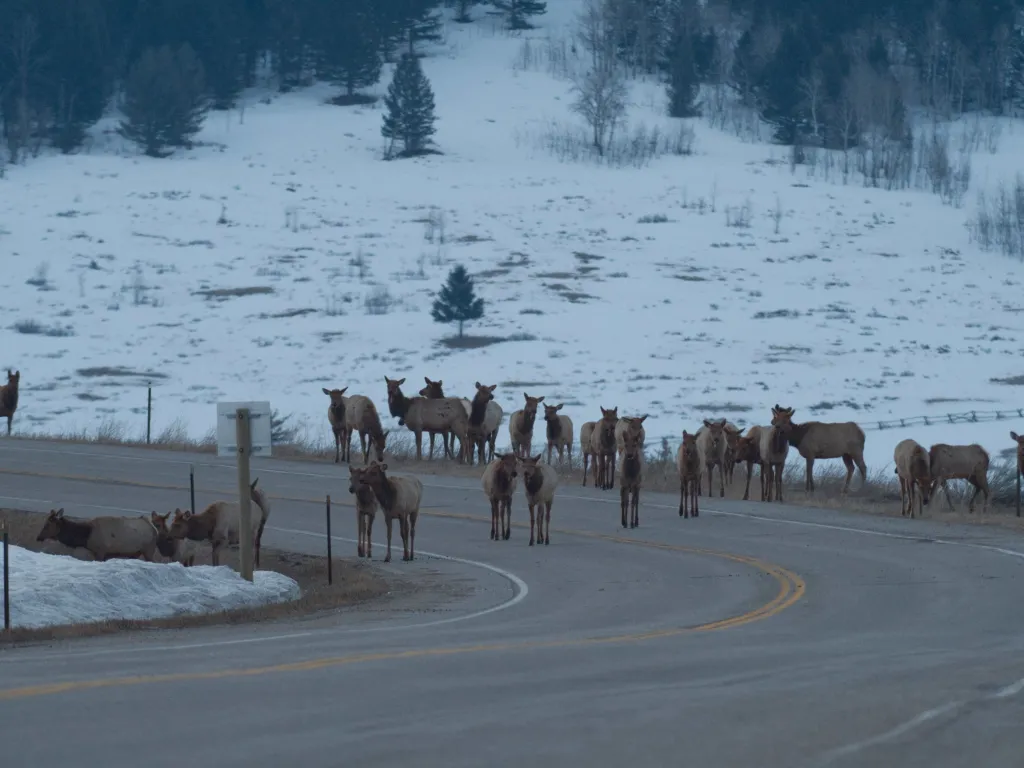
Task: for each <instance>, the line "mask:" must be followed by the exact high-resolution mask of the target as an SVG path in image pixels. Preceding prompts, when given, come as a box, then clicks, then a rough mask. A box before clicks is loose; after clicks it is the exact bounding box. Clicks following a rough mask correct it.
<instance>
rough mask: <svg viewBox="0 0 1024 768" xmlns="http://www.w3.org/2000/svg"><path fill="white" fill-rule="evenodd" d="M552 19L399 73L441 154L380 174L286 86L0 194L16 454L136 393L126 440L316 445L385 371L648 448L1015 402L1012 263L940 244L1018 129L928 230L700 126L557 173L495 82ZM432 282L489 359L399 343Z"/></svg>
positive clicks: (1006, 133)
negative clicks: (759, 427) (685, 135)
mask: <svg viewBox="0 0 1024 768" xmlns="http://www.w3.org/2000/svg"><path fill="white" fill-rule="evenodd" d="M575 6H576V4H575V3H569V2H566V3H557V4H556V3H552V4H551V8H550V10H549V12H548V14H547V15H546V16H544V17H541V18H540V19H539V20H538V25H539V26H538V29H536V30H534V31H532V32H529V33H524V34H523V35H520V36H510V35H508V34H507V33H505V32H502V31H500V29H498V25H497V22H495V21H494V20H493V19H491V18H481V19H480V20H478V21H476V22H475V23H473V24H471V25H456V24H450V25H447V26H446V31H445V35H446V40H445V42H443V43H441V44H439V45H436V46H434V47H433V48H431V49H430V55H429V56H428V57H427V58H425V59H424V60H423V68H424V70H425V72H426V74H427V76H428V77H429V79H430V82H431V84H432V87H433V90H434V94H435V100H436V104H437V112H438V115H439V118H440V120H439V122H438V130H437V134H436V136H435V140H436V143H437V145H438V148H439V149H440V150H441V152H442V153H443V154H438V155H430V156H426V157H421V158H417V159H403V160H394V161H390V162H386V161H383V160H382V159H381V150H382V139H381V135H380V124H381V106H380V102H378V103H377V104H375V105H372V106H366V107H338V106H334V105H331V104H330V103H328V100H329V98H330V97H331V96H332V95H334V94H335V93H336V92H337V89H333V88H330V87H327V86H324V85H317V86H313V87H310V88H306V89H302V90H298V91H294V92H292V93H288V94H280V93H276V92H272V91H270V90H269V89H266V88H260V89H254V90H251V91H249V92H247V93H246V94H245V97H244V103H245V109H244V111H239V110H233V111H229V112H223V113H212V114H211V115H210V117H209V119H208V120H207V123H206V126H205V128H204V130H203V132H202V133H201V135H200V136H199V141H200V144H199V145H198V146H197V147H196V148H195V149H192V150H189V151H180V152H178V153H176V154H175V155H174V156H172V157H170V158H166V159H152V158H148V157H143V156H141V155H139V154H138V153H137V151H136V150H135V149H133V148H130V147H127V146H125V144H124V142H123V140H122V139H120V138H119V137H118V136H117V135H116V134H115V133H114V132H113V125H114V123H115V118H114V117H110V118H108V119H105V120H104V121H103V122H101V123H100V124H99V125H98V126H96V127H95V128H94V129H93V133H92V141H91V144H90V148H89V150H88V151H87V152H83V153H81V154H77V155H69V156H58V155H52V156H44V157H40V158H38V159H35V160H33V161H32V162H31V163H28V164H26V165H24V166H11V167H8V168H7V171H6V178H5V179H3V180H2V181H0V189H2V190H3V195H4V200H5V203H6V204H5V208H4V212H3V215H2V217H0V243H2V244H3V247H4V249H5V251H6V252H7V254H8V256H7V259H6V261H5V263H6V265H7V269H5V270H4V273H3V275H2V277H0V286H2V288H3V291H4V295H5V301H4V304H3V307H2V309H0V312H2V320H3V325H4V327H5V328H7V329H9V330H8V332H7V335H6V345H5V346H6V349H5V351H4V353H3V355H2V356H0V365H2V366H3V367H4V368H7V367H10V368H12V369H13V368H17V369H20V370H21V372H22V387H21V390H22V391H21V403H20V407H19V412H18V417H17V419H16V422H15V431H16V432H17V433H24V432H50V433H54V432H67V431H75V430H78V429H87V430H89V431H90V432H94V431H95V430H96V429H97V428H99V426H100V425H101V423H102V422H103V421H104V420H113V421H117V422H122V423H124V424H126V425H127V429H128V430H129V432H130V433H131V435H132V436H134V435H137V434H139V431H140V430H143V431H144V429H145V405H146V389H145V387H146V381H147V380H150V379H151V380H152V382H153V385H154V394H153V398H154V431H155V433H160V432H161V431H162V430H165V429H167V428H175V427H176V426H184V428H185V429H187V431H188V433H189V434H190V435H192V436H193V437H200V436H202V435H204V434H206V433H207V432H208V431H209V430H210V428H211V427H212V426H213V421H214V415H215V407H214V406H215V403H216V402H217V401H218V400H244V399H269V400H270V401H271V403H272V404H273V406H274V407H276V408H278V409H279V411H280V412H281V414H283V415H284V414H292V418H291V421H292V422H304V423H305V429H307V430H308V431H309V433H310V434H311V435H313V436H320V437H322V438H323V439H325V440H326V437H327V429H326V419H325V418H324V416H325V413H324V412H325V410H326V407H327V399H326V397H325V396H324V395H323V394H322V392H321V387H323V386H327V387H332V386H341V387H343V386H348V387H349V393H357V392H358V393H364V394H367V395H370V396H371V397H373V399H374V400H375V401H376V402H377V404H378V406H379V407H380V409H381V410H382V412H383V413H385V414H386V393H385V386H384V380H383V377H384V376H385V375H387V376H390V377H406V378H407V384H406V390H407V393H411V392H415V390H417V389H419V387H421V386H422V384H423V377H424V376H425V375H426V376H429V377H430V378H432V379H443V381H444V385H445V389H446V391H447V392H448V393H450V394H460V395H463V396H469V395H470V394H471V393H472V391H473V383H474V381H481V382H483V383H487V384H493V383H497V384H498V385H499V387H498V390H497V392H496V393H495V394H496V398H497V400H498V402H499V404H501V405H502V407H503V408H504V409H505V410H506V413H508V412H511V411H512V410H514V409H515V408H518V407H520V405H521V403H522V398H523V392H524V391H526V392H529V393H530V394H531V395H544V396H545V402H547V403H558V402H564V403H565V408H564V412H565V413H566V414H568V415H569V416H570V417H571V418H572V419H573V421H574V423H575V424H576V428H577V430H578V428H579V425H580V424H581V423H582V422H583V421H585V420H588V419H592V418H594V417H595V415H599V413H600V412H599V410H598V405H602V406H605V407H611V406H617V407H618V408H619V413H620V414H623V415H626V414H637V413H650V414H651V416H650V419H649V424H650V426H649V427H648V443H649V444H650V445H651V446H652V447H655V446H656V445H657V443H658V441H659V439H660V438H661V437H662V436H665V437H668V438H669V439H670V441H671V442H672V445H673V449H674V446H675V444H676V443H677V442H678V436H679V434H680V432H681V431H682V430H683V429H684V428H687V429H691V430H692V429H695V428H696V427H697V426H699V424H700V420H701V419H702V418H711V417H719V416H724V417H728V418H729V419H730V421H733V422H734V423H736V424H737V425H740V426H744V425H748V424H751V423H765V421H766V420H767V418H768V417H769V411H768V409H769V408H770V407H771V406H772V405H773V404H775V403H780V404H782V405H786V406H793V407H795V408H796V419H797V420H802V419H810V418H820V419H825V420H846V419H852V420H856V421H858V422H860V423H862V424H864V425H865V426H867V425H870V424H873V423H877V422H878V421H881V420H892V419H900V418H907V417H915V416H922V415H927V416H934V417H935V418H941V417H942V416H943V414H947V413H951V412H954V413H959V412H965V411H971V410H973V409H977V410H984V411H994V410H998V409H1016V408H1018V407H1021V406H1022V405H1024V403H1021V401H1020V398H1019V396H1018V395H1019V391H1020V390H1019V389H1018V386H1020V385H1021V384H1024V378H1022V375H1024V362H1022V361H1021V360H1020V355H1021V343H1020V341H1019V340H1018V339H1019V336H1020V335H1021V334H1022V332H1024V325H1022V321H1021V319H1020V313H1021V311H1022V310H1024V305H1022V304H1021V300H1020V298H1019V297H1020V285H1021V281H1022V277H1024V266H1022V265H1021V263H1020V262H1019V261H1016V260H1011V259H1008V258H1006V257H1004V256H1001V255H999V254H998V253H995V252H983V251H981V250H980V249H979V248H978V247H977V246H976V245H974V244H973V243H972V242H971V239H970V237H969V232H968V229H967V227H966V226H965V224H966V223H967V222H968V220H969V219H970V218H971V216H972V215H973V213H974V210H975V200H976V196H977V192H979V191H982V190H990V189H992V188H993V187H994V186H995V185H996V184H997V183H999V182H1002V181H1007V180H1012V174H1013V172H1014V170H1015V169H1016V168H1019V167H1020V163H1019V158H1020V157H1021V156H1022V152H1024V136H1022V133H1024V131H1022V128H1021V124H1020V123H1014V122H1012V121H1010V120H1008V119H1003V120H1001V121H999V122H998V123H997V122H996V121H995V119H992V120H988V121H986V122H985V124H984V125H981V123H980V122H978V121H974V122H972V121H971V120H970V119H966V120H964V121H962V122H961V123H960V124H958V125H955V126H953V128H952V130H953V134H952V135H953V142H954V144H956V143H957V142H959V141H961V140H962V139H961V137H962V136H965V135H966V136H968V137H969V136H970V135H971V132H972V131H973V132H974V134H973V135H975V136H977V135H978V131H982V132H984V133H985V135H987V136H988V137H989V140H990V142H997V144H998V146H997V147H995V148H996V149H997V151H995V152H989V151H988V150H987V149H986V147H985V146H983V145H984V142H980V145H979V146H976V147H974V149H975V151H974V153H973V156H972V163H973V168H972V171H973V172H972V180H971V186H970V190H969V192H968V194H967V196H966V199H965V202H964V204H963V206H962V207H959V208H958V207H955V206H950V205H943V203H942V201H941V200H940V199H939V197H938V196H937V195H934V194H932V193H930V192H927V191H886V190H882V189H866V188H864V187H863V186H861V185H859V184H850V185H843V184H841V183H839V182H838V181H837V180H836V179H831V180H826V179H823V178H821V174H820V173H818V174H815V173H810V172H809V169H808V168H806V167H803V166H798V167H797V168H796V169H795V170H791V168H790V166H789V162H788V151H787V150H786V149H785V148H783V147H780V146H773V145H770V144H767V143H755V142H752V141H743V140H741V139H739V138H736V137H734V136H732V135H730V134H728V133H725V132H722V131H719V130H716V129H712V128H711V127H709V125H708V124H707V122H706V121H704V120H701V119H694V120H692V121H687V122H689V123H690V124H691V125H692V128H693V131H694V143H693V154H692V155H689V156H675V155H672V154H666V155H664V156H662V157H658V158H655V159H653V160H652V161H651V162H650V163H649V164H647V165H646V166H644V167H640V168H636V167H606V166H600V165H596V164H594V163H587V162H568V161H560V160H559V159H558V158H556V157H554V156H552V154H551V152H550V151H548V149H547V148H546V147H545V137H548V138H550V136H551V135H552V132H556V133H557V130H558V129H555V128H552V126H556V125H572V124H578V125H579V126H581V127H582V123H578V118H577V117H575V116H574V115H573V114H572V113H571V111H570V109H569V104H570V103H571V101H572V97H571V95H570V94H569V90H570V84H569V82H567V81H566V80H565V79H561V78H556V77H553V76H551V75H550V74H548V72H547V71H545V67H544V66H542V65H537V66H531V67H527V68H524V66H523V64H525V63H529V62H527V61H526V60H525V59H526V57H524V54H523V47H522V46H523V40H524V39H525V38H526V37H530V38H536V45H535V47H534V48H533V49H532V50H534V51H538V50H540V49H541V48H542V47H543V43H542V41H543V39H544V38H545V37H549V38H552V39H560V38H561V37H563V36H564V35H565V34H566V28H567V25H569V24H570V23H571V21H572V18H573V12H574V11H575ZM391 68H392V65H385V71H384V73H383V76H382V78H381V82H380V83H379V84H378V86H377V87H376V88H375V89H372V90H373V92H374V93H376V94H378V95H382V94H383V93H384V91H385V88H386V85H387V83H388V82H389V81H390V76H391ZM631 88H632V90H631V102H632V104H631V107H630V110H629V120H630V123H631V125H632V126H633V127H634V128H635V127H636V126H638V125H639V124H641V123H643V124H645V125H646V126H647V127H649V128H650V127H654V126H660V127H661V128H662V130H663V131H665V135H674V134H675V133H676V132H677V131H678V127H677V126H676V125H675V123H678V122H679V121H673V120H671V119H669V118H666V117H662V116H661V115H663V114H664V112H665V110H664V106H663V104H664V99H665V96H664V91H663V88H662V87H661V86H659V85H658V84H656V83H653V82H638V81H637V82H633V83H632V84H631ZM978 120H980V118H979V119H978ZM992 124H995V125H996V126H997V127H996V128H989V127H987V126H988V125H992ZM979 126H980V127H979ZM965 141H966V143H967V144H970V143H972V142H970V141H967V140H965ZM456 263H462V264H465V265H466V266H467V268H468V269H469V270H470V272H471V273H473V274H474V276H475V277H476V279H477V289H478V293H479V295H481V296H482V297H483V298H484V299H485V300H486V302H487V311H486V315H485V317H484V319H483V320H482V321H480V322H478V323H473V324H470V325H469V326H468V327H467V333H469V334H472V335H473V336H476V337H488V339H489V340H490V341H491V342H495V343H488V344H486V345H483V346H479V347H477V348H469V349H451V348H449V347H447V346H446V345H445V344H444V343H443V339H444V338H445V337H448V336H450V335H451V334H452V333H453V332H454V329H453V328H449V327H444V326H441V325H438V324H436V323H434V322H432V321H431V320H430V315H429V307H430V303H431V301H432V298H433V294H434V293H435V292H436V291H437V289H438V288H439V286H440V285H441V283H442V282H443V280H444V277H445V275H446V274H447V272H448V270H449V269H450V268H451V266H452V265H454V264H456ZM996 379H1008V380H1010V381H1012V382H1015V383H1016V385H1009V384H1005V383H994V380H996ZM386 421H387V422H388V425H386V426H394V422H393V420H391V419H386ZM176 423H177V425H176ZM1022 427H1024V419H1017V420H1016V421H1009V422H1008V421H995V422H988V423H980V424H973V425H949V424H942V423H939V424H936V425H934V426H929V427H915V428H913V429H911V430H908V431H906V432H905V433H904V432H902V431H901V432H900V433H899V436H898V437H897V435H896V433H884V432H883V433H881V434H879V433H878V432H869V433H868V441H867V445H868V448H867V457H866V458H867V461H868V463H869V465H872V466H873V467H875V468H881V467H882V466H884V465H885V464H886V463H891V458H892V446H893V445H894V444H895V442H896V441H897V440H898V439H900V438H901V437H903V436H913V437H915V438H916V439H918V440H919V441H920V442H922V443H925V444H929V443H933V442H938V441H950V442H974V441H978V442H981V443H982V444H984V445H985V446H986V447H988V448H989V450H991V451H993V453H995V452H996V451H999V450H1002V449H1004V448H1005V447H1007V445H1010V443H1009V441H1008V438H1007V434H1006V433H1007V432H1008V430H1009V429H1011V428H1014V429H1017V430H1020V429H1021V428H1022ZM506 442H507V429H506V428H505V427H503V428H502V431H501V439H500V440H499V446H500V445H502V444H505V443H506Z"/></svg>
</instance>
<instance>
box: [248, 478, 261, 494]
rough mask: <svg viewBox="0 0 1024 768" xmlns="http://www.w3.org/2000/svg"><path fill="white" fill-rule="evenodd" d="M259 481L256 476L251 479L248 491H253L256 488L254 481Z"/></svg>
mask: <svg viewBox="0 0 1024 768" xmlns="http://www.w3.org/2000/svg"><path fill="white" fill-rule="evenodd" d="M259 481H260V479H259V478H258V477H257V478H256V479H255V480H253V481H252V485H250V486H249V490H250V491H255V490H256V483H258V482H259Z"/></svg>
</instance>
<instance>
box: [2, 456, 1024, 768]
mask: <svg viewBox="0 0 1024 768" xmlns="http://www.w3.org/2000/svg"><path fill="white" fill-rule="evenodd" d="M189 463H192V464H194V465H195V467H196V485H197V503H198V504H199V505H200V506H202V505H203V504H205V503H208V502H209V501H212V500H213V499H214V498H223V497H225V496H227V495H229V494H231V493H232V490H233V489H234V487H235V475H234V468H233V466H232V465H231V463H230V462H229V461H227V460H224V459H217V458H216V457H211V456H208V455H189V454H182V453H177V452H175V453H161V452H156V451H150V450H141V449H128V448H116V447H109V446H82V445H65V444H57V443H44V442H35V441H20V440H0V491H2V494H0V504H2V505H5V506H14V507H19V508H24V509H38V510H48V509H50V508H51V507H54V506H62V505H63V506H66V507H67V508H68V510H69V512H71V511H72V510H73V513H77V514H82V515H94V514H135V513H139V512H142V513H145V512H148V511H149V510H151V509H166V508H173V507H175V506H183V505H185V504H187V499H188V464H189ZM253 471H254V473H257V474H259V476H260V478H261V485H263V486H264V487H265V488H266V490H267V492H268V493H269V494H270V497H271V501H272V504H273V512H272V516H271V519H270V521H269V524H268V528H267V531H266V532H265V534H264V543H265V545H266V546H273V547H279V548H285V549H292V550H295V551H308V552H319V551H322V548H323V504H322V499H323V497H324V495H325V494H328V493H330V494H331V496H332V499H333V501H334V504H335V507H336V512H335V515H334V531H335V533H336V534H337V536H338V538H339V542H338V547H336V550H335V551H338V549H340V550H341V552H343V553H344V552H346V551H353V552H354V549H355V544H354V541H353V538H354V535H355V525H354V521H353V520H352V517H353V515H352V514H351V508H350V507H348V506H341V508H338V507H339V506H340V504H339V502H340V503H341V504H348V501H349V496H348V493H347V482H346V480H345V478H346V472H345V470H344V469H339V468H338V467H335V466H333V465H322V464H305V463H295V462H286V461H279V460H264V459H259V460H254V467H253ZM421 479H422V480H423V483H424V507H423V509H422V514H421V518H420V523H419V526H418V528H419V530H418V531H417V533H418V536H417V545H418V549H419V550H420V554H419V556H418V557H417V560H416V561H415V562H413V563H403V562H401V560H400V559H399V560H398V561H396V562H393V563H391V564H387V565H385V564H381V563H379V567H381V568H385V569H388V570H390V571H391V572H395V573H404V574H408V575H411V576H413V577H415V578H428V577H429V578H433V577H434V575H435V574H437V575H440V576H441V577H443V578H444V579H445V580H446V581H450V582H452V583H455V584H459V585H461V587H463V588H461V589H459V590H455V591H452V592H451V593H450V594H448V593H441V594H437V595H435V596H433V597H432V598H431V600H430V601H429V602H427V603H424V602H423V600H422V599H421V598H412V597H408V598H406V597H402V596H397V597H395V598H386V599H384V600H383V601H381V602H380V603H377V604H375V605H371V606H364V607H361V608H357V609H353V610H350V611H346V612H342V613H339V614H333V615H330V616H320V617H315V618H307V619H301V620H291V621H279V622H273V623H267V624H263V625H259V626H232V627H217V628H211V627H207V628H199V629H191V630H176V631H166V632H153V633H149V632H139V633H133V634H131V635H128V636H121V637H102V638H92V639H85V640H80V641H75V642H69V643H62V644H58V645H51V646H46V647H44V646H37V647H24V648H15V649H8V650H6V651H5V652H3V653H0V743H3V745H4V747H3V749H4V753H3V754H4V757H3V764H4V766H5V767H6V766H12V767H13V766H32V768H43V767H44V766H57V765H68V764H77V763H79V762H81V761H82V759H83V758H88V759H92V758H95V759H97V760H98V759H101V758H102V760H103V762H104V764H111V765H113V766H118V767H119V766H125V767H126V768H127V766H133V767H134V766H136V765H138V764H139V763H140V762H142V761H145V763H146V764H147V765H148V766H178V765H180V764H181V762H182V760H189V761H195V760H199V761H200V762H201V763H202V764H204V765H211V766H212V765H216V766H235V765H238V766H243V765H244V766H247V767H252V766H280V765H283V764H286V763H291V762H295V763H299V764H302V765H305V766H337V765H344V766H346V768H349V766H362V765H366V766H370V765H373V766H381V765H393V764H398V763H399V762H401V763H403V764H408V765H415V766H446V767H448V766H474V767H476V766H481V765H487V766H499V765H500V766H505V765H508V766H513V765H515V766H521V765H531V766H549V765H550V766H564V765H567V764H571V765H577V764H578V765H591V766H620V765H623V764H629V765H631V766H640V765H643V766H648V765H650V766H664V765H670V764H672V765H677V764H686V765H695V766H758V767H759V768H760V767H762V766H787V768H788V767H789V766H808V768H810V767H811V766H838V767H842V766H901V768H904V767H908V766H918V765H920V766H929V767H931V768H937V767H941V766H963V765H985V766H1003V765H1005V766H1011V765H1017V764H1018V762H1019V756H1020V755H1021V754H1024V733H1022V732H1021V730H1020V728H1019V727H1018V723H1019V719H1020V715H1021V711H1020V710H1021V708H1022V707H1024V656H1022V654H1021V651H1022V649H1024V648H1022V646H1024V634H1022V629H1024V618H1022V617H1021V616H1020V612H1019V609H1018V604H1019V603H1018V595H1019V593H1020V588H1021V577H1022V574H1024V542H1022V541H1020V540H1019V537H1017V536H1015V535H1013V534H1011V533H1009V532H1006V531H1002V530H998V529H993V528H989V527H985V528H981V527H969V526H954V525H948V524H940V523H936V522H933V521H930V520H927V519H926V520H914V521H911V520H903V519H891V518H870V517H864V516H858V515H853V514H847V513H841V512H837V511H834V510H815V509H807V508H796V507H789V506H785V505H779V504H771V505H769V504H761V503H743V502H735V501H729V500H722V499H702V500H703V501H706V503H707V506H706V507H705V508H704V509H703V510H702V513H701V517H700V518H699V519H696V520H683V519H680V518H679V517H678V515H677V513H676V510H677V505H678V499H677V497H674V496H672V495H665V494H654V493H650V494H644V495H643V496H642V499H641V509H640V528H638V529H636V530H634V531H626V530H623V529H622V528H621V527H620V525H619V510H618V497H617V490H616V491H614V492H600V491H595V490H594V489H593V488H580V487H578V486H575V485H566V486H563V487H562V488H561V489H560V493H559V494H558V496H557V497H556V502H555V506H554V511H553V514H552V523H553V524H552V533H551V545H550V546H546V547H528V546H527V540H528V536H529V533H528V530H524V529H523V527H522V524H523V522H524V520H525V522H526V524H527V526H528V522H529V521H528V517H527V515H526V511H525V503H524V501H523V499H522V496H521V495H517V497H516V500H515V503H514V521H515V523H516V524H517V525H516V527H514V528H513V532H512V538H511V540H510V541H508V542H492V541H490V540H489V539H488V531H489V510H488V509H487V507H486V506H485V504H484V503H483V502H484V499H483V494H482V492H481V490H480V485H479V481H478V480H472V479H471V480H466V479H461V478H451V477H438V476H422V477H421ZM374 533H375V542H374V557H375V559H376V560H377V561H379V560H380V558H381V557H382V556H383V553H384V550H383V547H382V539H383V526H382V525H377V526H375V531H374ZM400 551H401V550H400V549H399V552H400ZM427 553H430V554H427Z"/></svg>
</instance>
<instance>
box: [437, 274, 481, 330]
mask: <svg viewBox="0 0 1024 768" xmlns="http://www.w3.org/2000/svg"><path fill="white" fill-rule="evenodd" d="M430 316H431V317H433V318H434V321H435V322H438V323H458V324H459V338H460V339H461V338H462V326H463V324H464V323H466V322H467V321H469V320H479V319H480V318H481V317H483V316H484V300H483V299H478V298H477V297H476V293H475V291H474V288H473V278H471V277H470V276H469V273H468V272H466V268H465V267H464V266H462V265H461V264H458V265H456V266H455V267H453V268H452V271H451V272H449V273H448V280H447V282H445V284H444V285H443V286H441V290H440V291H439V292H438V294H437V298H436V299H435V300H434V306H433V308H432V309H431V310H430Z"/></svg>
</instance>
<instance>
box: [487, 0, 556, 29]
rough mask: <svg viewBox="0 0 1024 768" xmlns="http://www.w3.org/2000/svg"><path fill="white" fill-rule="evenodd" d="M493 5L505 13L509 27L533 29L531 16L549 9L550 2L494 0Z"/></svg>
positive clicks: (537, 0) (538, 14)
mask: <svg viewBox="0 0 1024 768" xmlns="http://www.w3.org/2000/svg"><path fill="white" fill-rule="evenodd" d="M491 5H493V6H494V7H495V8H497V9H498V10H499V11H501V12H502V13H503V14H505V19H506V21H507V22H508V28H509V29H533V25H532V24H530V22H529V18H530V17H531V16H540V15H541V14H544V13H547V10H548V4H547V3H546V2H540V1H539V0H492V2H491Z"/></svg>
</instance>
